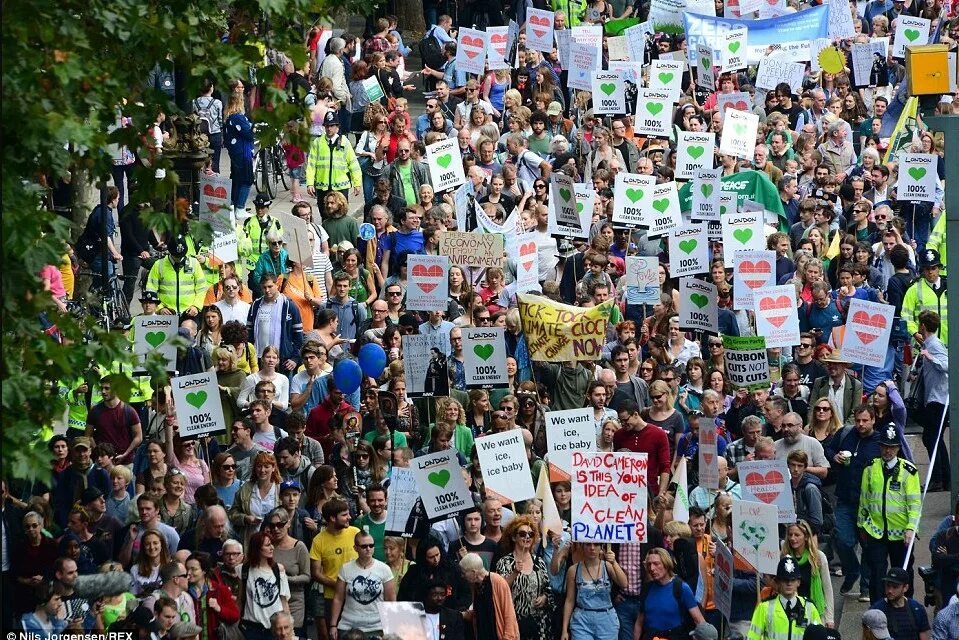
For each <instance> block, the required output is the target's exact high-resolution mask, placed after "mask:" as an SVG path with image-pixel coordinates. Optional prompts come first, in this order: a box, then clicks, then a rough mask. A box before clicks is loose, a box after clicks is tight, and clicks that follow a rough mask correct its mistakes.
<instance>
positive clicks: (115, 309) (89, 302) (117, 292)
mask: <svg viewBox="0 0 959 640" xmlns="http://www.w3.org/2000/svg"><path fill="white" fill-rule="evenodd" d="M77 277H78V278H79V277H88V278H91V279H92V280H93V283H92V284H91V285H90V288H89V289H88V290H87V293H86V296H84V298H82V299H79V300H74V301H73V302H74V304H76V305H82V307H83V308H84V309H86V311H87V312H88V313H89V315H90V316H92V317H93V319H94V320H95V321H96V323H97V324H98V325H100V326H101V327H103V328H104V329H106V330H107V331H110V330H111V329H112V328H113V327H116V326H126V325H127V324H129V322H130V319H131V316H130V304H129V302H128V301H127V297H126V296H125V295H124V294H123V278H122V277H121V276H120V275H118V274H117V272H116V270H114V272H113V273H112V274H110V277H109V278H108V280H107V285H106V288H104V286H103V284H102V283H100V282H99V281H98V280H99V279H100V278H102V274H101V273H96V272H94V271H91V270H89V269H80V270H79V271H78V272H77ZM78 313H79V310H78V309H72V310H71V314H72V315H74V317H77V315H78Z"/></svg>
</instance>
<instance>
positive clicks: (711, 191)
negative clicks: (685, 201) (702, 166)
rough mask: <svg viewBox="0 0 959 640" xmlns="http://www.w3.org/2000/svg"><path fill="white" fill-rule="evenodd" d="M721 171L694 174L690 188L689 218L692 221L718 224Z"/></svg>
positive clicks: (712, 170) (703, 171)
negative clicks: (706, 221)
mask: <svg viewBox="0 0 959 640" xmlns="http://www.w3.org/2000/svg"><path fill="white" fill-rule="evenodd" d="M721 173H722V169H721V168H720V169H708V170H700V171H697V172H696V176H695V177H694V178H693V184H692V187H691V192H690V193H692V204H691V207H692V208H691V209H690V212H689V217H690V218H691V219H692V220H708V221H713V222H719V206H720V205H719V196H720V194H721V193H722V178H720V174H721Z"/></svg>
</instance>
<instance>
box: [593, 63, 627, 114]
mask: <svg viewBox="0 0 959 640" xmlns="http://www.w3.org/2000/svg"><path fill="white" fill-rule="evenodd" d="M592 90H593V113H596V114H601V115H605V114H617V113H626V88H625V86H624V85H623V77H622V75H620V74H618V73H611V72H609V71H594V72H593V82H592Z"/></svg>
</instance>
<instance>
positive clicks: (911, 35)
mask: <svg viewBox="0 0 959 640" xmlns="http://www.w3.org/2000/svg"><path fill="white" fill-rule="evenodd" d="M902 35H904V36H906V40H908V41H909V42H915V41H916V39H917V38H918V37H919V35H920V33H919V30H918V29H905V30H904V31H903V32H902Z"/></svg>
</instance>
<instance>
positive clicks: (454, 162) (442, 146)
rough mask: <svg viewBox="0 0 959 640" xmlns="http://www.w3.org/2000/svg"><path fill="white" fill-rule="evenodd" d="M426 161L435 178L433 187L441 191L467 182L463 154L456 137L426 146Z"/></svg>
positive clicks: (431, 174) (431, 175)
mask: <svg viewBox="0 0 959 640" xmlns="http://www.w3.org/2000/svg"><path fill="white" fill-rule="evenodd" d="M426 163H427V165H428V166H429V168H430V177H431V178H432V179H433V189H434V190H435V191H436V192H437V193H439V192H440V191H446V190H447V189H453V188H456V187H458V186H460V185H461V184H463V183H464V182H466V174H465V173H464V172H463V156H462V154H461V153H460V148H459V144H458V143H457V141H456V138H447V139H446V140H440V141H439V142H434V143H433V144H431V145H429V146H428V147H426Z"/></svg>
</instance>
